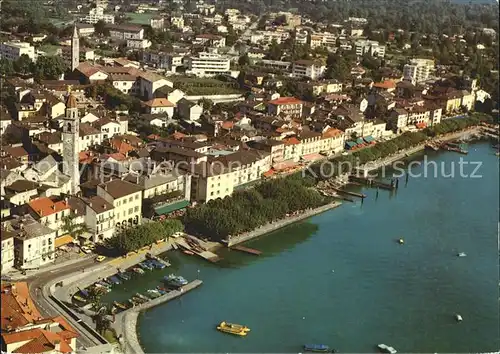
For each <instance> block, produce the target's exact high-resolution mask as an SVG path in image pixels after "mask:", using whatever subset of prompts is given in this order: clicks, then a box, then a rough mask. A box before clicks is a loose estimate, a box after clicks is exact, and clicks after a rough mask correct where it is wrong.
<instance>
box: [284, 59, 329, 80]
mask: <svg viewBox="0 0 500 354" xmlns="http://www.w3.org/2000/svg"><path fill="white" fill-rule="evenodd" d="M325 70H326V66H325V65H324V64H322V63H318V62H315V61H313V60H298V61H296V62H294V63H293V65H292V75H293V76H294V77H297V78H301V77H308V78H311V79H313V80H316V79H320V78H322V77H323V75H324V73H325Z"/></svg>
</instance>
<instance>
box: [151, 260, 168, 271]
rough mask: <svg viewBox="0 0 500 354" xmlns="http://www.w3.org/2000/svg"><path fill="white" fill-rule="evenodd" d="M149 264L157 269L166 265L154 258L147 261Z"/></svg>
mask: <svg viewBox="0 0 500 354" xmlns="http://www.w3.org/2000/svg"><path fill="white" fill-rule="evenodd" d="M149 264H151V265H152V266H153V267H155V268H157V269H163V268H165V267H166V265H165V264H163V263H162V262H160V261H158V260H156V259H151V260H150V261H149Z"/></svg>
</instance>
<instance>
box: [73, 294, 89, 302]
mask: <svg viewBox="0 0 500 354" xmlns="http://www.w3.org/2000/svg"><path fill="white" fill-rule="evenodd" d="M73 299H75V300H77V301H80V302H87V300H85V299H84V298H83V297H81V296H78V295H75V296H73Z"/></svg>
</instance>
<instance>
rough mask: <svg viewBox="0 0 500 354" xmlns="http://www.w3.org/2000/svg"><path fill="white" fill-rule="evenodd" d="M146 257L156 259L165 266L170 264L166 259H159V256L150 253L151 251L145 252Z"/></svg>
mask: <svg viewBox="0 0 500 354" xmlns="http://www.w3.org/2000/svg"><path fill="white" fill-rule="evenodd" d="M146 258H149V259H154V260H156V261H158V262H160V263H162V264H164V265H165V266H167V267H170V266H171V264H170V262H168V261H166V260H164V259H161V258H160V257H157V256H155V255H152V254H151V253H147V254H146Z"/></svg>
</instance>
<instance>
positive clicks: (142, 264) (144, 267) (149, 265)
mask: <svg viewBox="0 0 500 354" xmlns="http://www.w3.org/2000/svg"><path fill="white" fill-rule="evenodd" d="M139 266H140V267H141V268H142V269H147V270H153V266H152V265H151V264H149V262H141V263H139Z"/></svg>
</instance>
